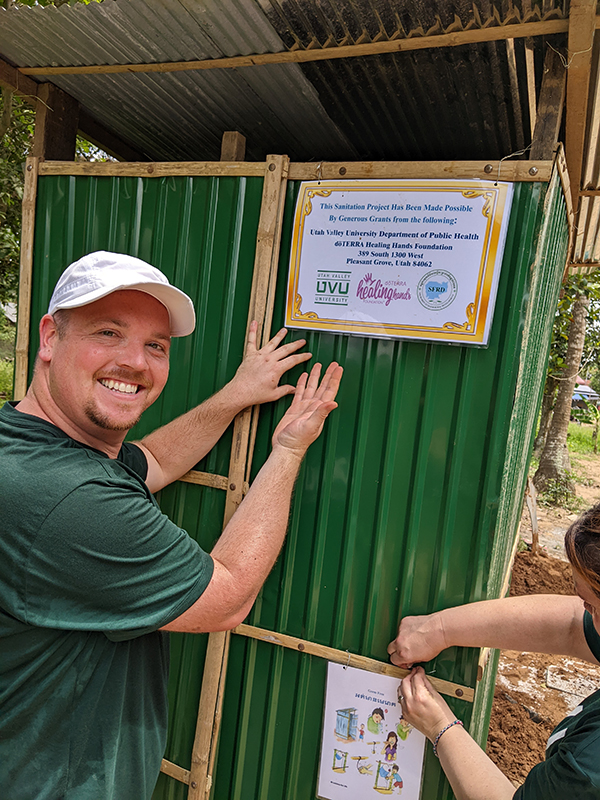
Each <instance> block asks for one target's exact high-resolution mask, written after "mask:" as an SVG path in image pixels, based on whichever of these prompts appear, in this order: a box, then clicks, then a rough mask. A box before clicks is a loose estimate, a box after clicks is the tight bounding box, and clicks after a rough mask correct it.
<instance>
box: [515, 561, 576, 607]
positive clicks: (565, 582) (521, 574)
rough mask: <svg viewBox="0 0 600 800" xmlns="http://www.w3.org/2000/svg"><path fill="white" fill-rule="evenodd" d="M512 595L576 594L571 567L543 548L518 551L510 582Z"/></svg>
mask: <svg viewBox="0 0 600 800" xmlns="http://www.w3.org/2000/svg"><path fill="white" fill-rule="evenodd" d="M510 594H511V597H516V596H518V595H521V594H575V589H574V587H573V577H572V575H571V567H570V565H569V563H568V562H567V561H562V560H561V559H558V558H552V556H549V555H548V554H547V553H546V552H544V551H543V550H540V551H539V553H538V554H536V555H533V553H531V552H530V551H529V550H525V551H523V552H522V553H517V555H516V558H515V564H514V567H513V572H512V579H511V582H510Z"/></svg>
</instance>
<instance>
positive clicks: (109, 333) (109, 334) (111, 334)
mask: <svg viewBox="0 0 600 800" xmlns="http://www.w3.org/2000/svg"><path fill="white" fill-rule="evenodd" d="M100 335H101V336H116V333H115V332H114V331H100Z"/></svg>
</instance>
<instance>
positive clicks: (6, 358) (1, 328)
mask: <svg viewBox="0 0 600 800" xmlns="http://www.w3.org/2000/svg"><path fill="white" fill-rule="evenodd" d="M14 348H15V326H14V325H13V324H12V323H11V322H9V321H8V320H7V319H6V317H5V316H4V314H3V313H2V311H0V408H1V407H2V406H3V405H4V403H5V402H6V401H7V400H11V399H12V391H13V372H14Z"/></svg>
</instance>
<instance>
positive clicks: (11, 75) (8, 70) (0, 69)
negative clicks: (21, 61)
mask: <svg viewBox="0 0 600 800" xmlns="http://www.w3.org/2000/svg"><path fill="white" fill-rule="evenodd" d="M0 86H6V87H7V88H8V89H10V90H11V91H13V92H14V93H15V94H16V95H18V96H19V97H22V98H23V99H25V100H30V101H33V102H35V101H36V98H37V90H38V86H39V84H38V82H37V81H34V80H32V79H31V78H28V77H27V75H23V73H22V72H20V70H18V69H17V68H16V67H12V66H11V65H10V64H8V63H7V62H6V61H3V60H2V59H0Z"/></svg>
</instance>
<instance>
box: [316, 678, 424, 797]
mask: <svg viewBox="0 0 600 800" xmlns="http://www.w3.org/2000/svg"><path fill="white" fill-rule="evenodd" d="M399 687H400V680H399V679H398V678H392V677H390V676H388V675H377V674H376V673H374V672H366V671H365V670H362V669H354V668H353V667H344V666H342V665H341V664H332V663H330V664H329V665H328V670H327V694H326V698H325V714H324V718H323V739H322V744H321V763H320V767H319V784H318V789H317V796H318V797H320V798H323V799H324V800H376V798H378V797H380V796H381V795H396V796H398V795H400V794H401V795H402V800H418V798H419V794H420V791H421V776H422V772H423V754H424V749H425V737H424V736H423V734H422V733H419V731H417V730H415V729H414V728H413V727H412V726H411V725H409V724H408V723H407V722H405V721H404V720H403V719H402V710H401V708H400V703H399V702H398V689H399Z"/></svg>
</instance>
